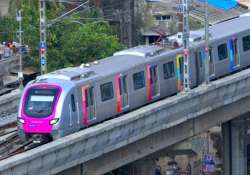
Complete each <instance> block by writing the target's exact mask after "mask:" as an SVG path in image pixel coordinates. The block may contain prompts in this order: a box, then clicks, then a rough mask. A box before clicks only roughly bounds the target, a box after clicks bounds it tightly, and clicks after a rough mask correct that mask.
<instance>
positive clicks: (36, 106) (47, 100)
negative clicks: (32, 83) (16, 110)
mask: <svg viewBox="0 0 250 175" xmlns="http://www.w3.org/2000/svg"><path fill="white" fill-rule="evenodd" d="M57 94H58V89H57V88H31V89H29V91H28V95H27V98H26V101H25V106H24V113H25V114H26V115H27V116H29V117H34V118H45V117H48V116H50V115H51V114H52V112H53V109H54V105H55V101H56V97H57Z"/></svg>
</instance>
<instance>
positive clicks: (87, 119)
mask: <svg viewBox="0 0 250 175" xmlns="http://www.w3.org/2000/svg"><path fill="white" fill-rule="evenodd" d="M203 30H204V29H201V30H197V31H191V32H190V41H191V43H190V51H189V54H190V59H189V65H190V66H189V73H190V87H191V88H194V87H197V86H198V85H200V84H201V83H202V82H203V81H204V64H203V60H204V57H205V49H204V48H205V46H204V44H205V43H204V31H203ZM183 50H184V49H183V48H181V47H180V48H175V49H173V48H172V49H171V48H167V47H161V46H157V45H151V46H137V47H134V48H130V49H127V50H123V51H119V52H117V53H114V55H113V56H111V57H108V58H105V59H102V60H100V61H95V62H93V63H90V64H83V65H81V66H79V67H73V68H71V67H70V68H64V69H61V70H57V71H55V72H51V73H49V74H45V75H41V76H38V77H37V78H36V79H35V80H33V81H31V82H29V83H28V84H27V85H26V87H25V89H24V91H23V94H22V97H21V100H20V106H19V112H18V119H17V120H18V134H19V136H20V137H21V138H22V139H24V140H25V139H29V138H31V137H34V138H46V139H49V140H54V139H57V138H60V137H63V136H65V135H68V134H71V133H74V132H77V131H79V130H80V129H84V128H87V127H90V126H91V125H94V124H97V123H100V122H102V121H104V120H107V119H109V118H111V117H115V116H118V115H120V114H123V113H126V112H128V111H131V110H133V109H136V108H138V107H141V106H143V105H146V104H149V103H152V102H154V101H156V100H159V99H162V98H165V97H168V96H171V95H173V94H176V93H178V92H179V91H181V90H182V89H183V77H184V73H183V71H184V66H183V64H184V63H183ZM209 56H210V61H209V68H210V72H209V74H210V79H211V80H214V79H218V78H220V77H222V76H225V75H228V74H231V73H234V72H235V71H239V70H241V69H243V68H246V67H248V66H249V65H250V16H242V17H238V18H235V19H231V20H229V21H225V22H222V23H218V24H215V25H213V26H210V43H209Z"/></svg>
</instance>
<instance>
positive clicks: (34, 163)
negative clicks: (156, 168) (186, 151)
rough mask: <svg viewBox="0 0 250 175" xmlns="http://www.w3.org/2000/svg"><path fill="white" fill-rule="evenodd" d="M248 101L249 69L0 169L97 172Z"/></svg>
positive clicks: (227, 115)
mask: <svg viewBox="0 0 250 175" xmlns="http://www.w3.org/2000/svg"><path fill="white" fill-rule="evenodd" d="M249 106H250V70H249V69H247V70H244V71H241V72H238V73H236V74H234V75H230V76H227V77H225V78H222V79H219V80H216V81H213V82H211V83H210V84H209V85H207V86H205V85H204V86H203V85H201V86H200V87H197V88H195V89H192V90H191V91H190V92H188V93H180V94H178V95H176V96H172V97H169V98H166V99H163V100H161V101H158V102H155V103H153V104H150V105H147V106H145V107H142V108H140V109H138V110H135V111H132V112H130V113H128V114H125V115H123V116H121V117H119V118H115V119H112V120H109V121H106V122H104V123H101V124H99V125H96V126H94V127H90V128H88V129H85V130H83V131H80V132H78V133H75V134H72V135H69V136H67V137H64V138H61V139H58V140H56V141H54V142H51V143H49V144H46V145H43V146H40V147H38V148H35V149H33V150H30V151H27V152H24V153H21V154H19V155H16V156H13V157H11V158H9V159H6V160H4V161H0V174H1V175H23V174H30V175H34V174H42V175H45V174H57V173H62V172H63V173H62V174H73V173H72V172H73V171H74V174H79V175H85V174H87V175H92V174H93V175H101V174H104V173H106V172H109V171H111V170H113V169H116V168H118V167H121V166H123V165H125V164H128V163H130V162H133V161H135V160H138V159H140V158H142V157H145V156H148V155H150V154H152V153H155V152H158V151H161V150H162V149H164V148H166V147H168V146H171V145H173V144H175V143H178V142H180V141H183V140H185V139H187V138H189V137H192V136H194V135H196V134H198V133H200V132H203V131H206V130H207V129H208V128H211V127H213V126H215V125H220V124H223V123H225V122H228V121H230V120H232V119H234V118H237V117H239V116H242V115H246V114H247V113H249V112H250V107H249ZM235 161H237V160H236V159H235ZM69 169H70V170H69ZM67 172H68V173H67ZM70 172H71V173H70ZM239 173H240V172H239ZM234 175H238V174H237V173H236V174H234ZM239 175H240V174H239ZM241 175H242V174H241Z"/></svg>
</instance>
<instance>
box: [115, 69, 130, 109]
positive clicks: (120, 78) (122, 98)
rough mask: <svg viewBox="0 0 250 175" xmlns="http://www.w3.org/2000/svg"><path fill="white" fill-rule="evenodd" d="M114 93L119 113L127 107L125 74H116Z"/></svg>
mask: <svg viewBox="0 0 250 175" xmlns="http://www.w3.org/2000/svg"><path fill="white" fill-rule="evenodd" d="M116 93H117V94H116V96H117V112H121V111H123V110H125V109H126V108H128V107H129V102H128V76H127V74H118V75H117V76H116Z"/></svg>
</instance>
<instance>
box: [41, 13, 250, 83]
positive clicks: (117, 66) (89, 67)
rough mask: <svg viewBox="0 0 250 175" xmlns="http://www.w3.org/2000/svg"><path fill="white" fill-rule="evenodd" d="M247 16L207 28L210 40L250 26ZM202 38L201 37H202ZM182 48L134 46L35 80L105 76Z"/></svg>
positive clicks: (198, 31) (197, 34)
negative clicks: (110, 55) (96, 60)
mask: <svg viewBox="0 0 250 175" xmlns="http://www.w3.org/2000/svg"><path fill="white" fill-rule="evenodd" d="M249 24H250V16H244V17H239V18H236V19H231V20H229V21H225V22H222V23H219V24H216V25H213V26H211V27H210V35H211V39H212V40H217V39H220V38H223V37H226V36H229V35H234V34H237V33H239V32H242V31H245V30H249V29H250V26H249ZM190 36H191V37H197V36H204V29H200V30H196V31H192V32H191V33H190ZM202 41H203V40H202ZM181 50H182V48H179V49H174V50H173V49H172V50H169V49H167V48H165V47H164V48H163V47H160V46H156V45H153V46H137V47H134V48H130V49H127V50H123V51H120V52H116V53H114V55H113V56H112V57H108V58H105V59H102V60H100V61H98V62H93V63H90V64H83V65H81V66H79V67H74V68H72V67H71V68H65V69H60V70H57V71H55V72H52V73H49V74H46V75H42V76H39V77H38V78H37V79H38V80H39V79H40V80H43V79H60V80H64V81H73V80H76V81H77V80H88V79H93V78H98V77H102V76H108V75H112V74H115V73H117V72H123V71H126V70H129V69H131V68H132V67H134V66H137V65H140V64H143V63H147V62H149V61H150V60H152V59H155V56H157V55H160V54H164V55H170V54H173V53H175V52H180V51H181Z"/></svg>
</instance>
